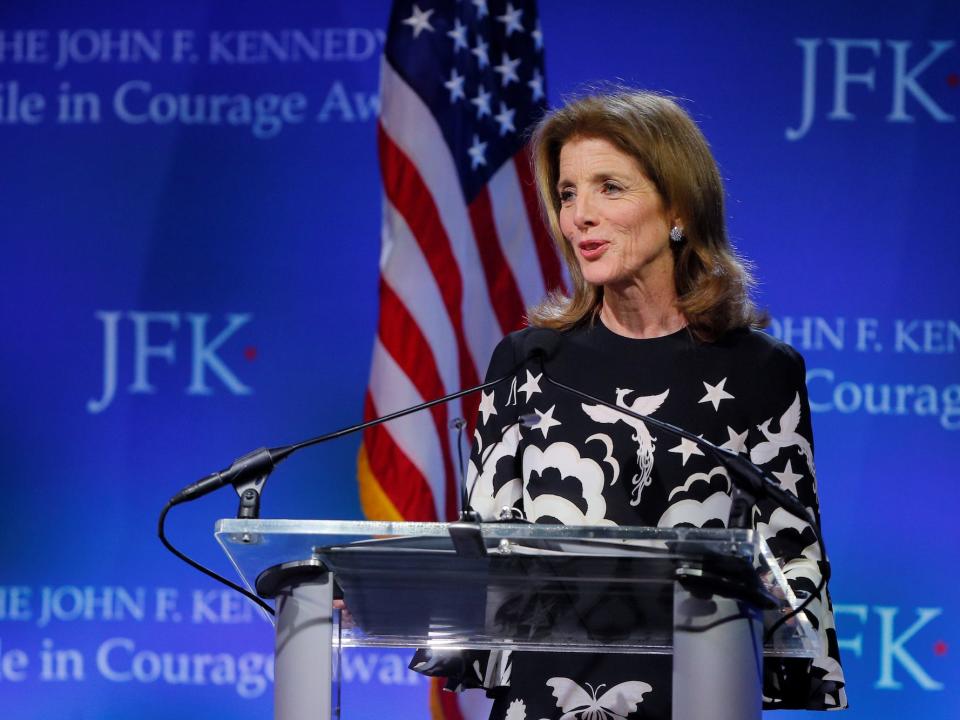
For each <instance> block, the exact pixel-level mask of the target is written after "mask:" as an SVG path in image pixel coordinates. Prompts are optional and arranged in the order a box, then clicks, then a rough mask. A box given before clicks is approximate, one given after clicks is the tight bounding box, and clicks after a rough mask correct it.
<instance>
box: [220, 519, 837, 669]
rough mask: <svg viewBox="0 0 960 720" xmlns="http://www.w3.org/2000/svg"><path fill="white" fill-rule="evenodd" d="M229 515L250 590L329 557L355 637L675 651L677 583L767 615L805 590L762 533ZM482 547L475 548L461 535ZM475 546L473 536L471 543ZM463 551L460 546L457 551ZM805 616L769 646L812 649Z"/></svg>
mask: <svg viewBox="0 0 960 720" xmlns="http://www.w3.org/2000/svg"><path fill="white" fill-rule="evenodd" d="M464 531H465V532H466V536H463V535H461V536H460V542H455V541H454V539H453V538H452V536H451V525H448V524H446V523H392V522H365V521H314V520H310V521H296V520H221V521H219V522H218V523H217V528H216V535H217V539H218V541H219V542H220V543H221V545H222V546H223V547H224V549H225V550H226V552H227V554H228V555H229V556H230V558H231V560H232V561H233V563H234V566H235V567H236V569H237V571H238V572H239V573H240V575H241V577H242V578H243V580H244V582H245V583H246V585H247V586H248V587H249V588H250V589H251V590H253V591H255V588H256V586H257V579H258V577H260V576H261V574H262V573H264V571H266V570H269V569H270V568H275V567H277V566H280V565H281V564H283V563H289V562H291V561H298V560H311V561H315V562H317V561H318V562H320V563H323V565H324V566H325V567H326V568H328V569H329V570H330V571H331V572H332V573H333V575H334V577H335V578H336V581H337V584H338V585H339V587H340V588H341V589H342V592H343V597H344V600H345V602H346V605H347V608H348V612H344V613H343V614H342V617H341V622H340V628H339V633H338V635H337V637H338V642H339V643H340V644H341V645H342V646H344V647H347V646H386V647H433V648H450V649H459V648H476V649H484V648H485V649H498V650H504V649H523V650H553V651H557V650H566V651H574V652H576V651H583V652H598V651H602V652H625V653H670V652H671V651H672V646H673V632H674V629H675V628H674V625H673V603H674V586H675V583H677V582H678V581H679V582H681V583H682V584H683V586H684V588H685V589H686V590H687V591H691V592H692V595H693V596H694V597H702V598H704V601H705V602H709V597H710V595H711V593H713V592H718V593H720V594H724V595H728V596H731V597H740V598H742V599H744V600H746V601H747V602H749V603H751V604H753V605H756V606H760V607H763V608H764V617H765V624H766V625H767V626H768V627H769V626H770V625H771V624H772V623H773V622H774V621H775V620H776V618H778V617H780V616H781V615H782V613H784V612H786V611H787V610H788V609H789V608H791V607H796V605H797V604H798V602H799V600H798V599H797V598H796V597H795V596H794V595H793V593H792V592H791V590H790V588H789V586H788V585H787V584H786V581H785V579H784V577H783V574H782V572H780V568H779V566H778V565H777V563H776V561H775V559H774V558H773V557H772V555H771V554H770V552H769V549H768V548H767V547H766V545H765V543H764V542H763V540H762V538H760V537H759V535H757V534H756V533H755V532H754V531H752V530H723V529H698V528H648V527H616V526H614V527H595V526H590V527H574V526H563V525H539V524H514V523H489V524H481V525H478V526H468V527H466V528H465V529H464ZM463 543H466V544H467V549H468V550H472V552H464V545H463ZM471 543H472V545H471ZM458 548H459V552H458ZM819 650H820V648H819V647H818V638H817V634H816V632H815V631H814V630H813V629H812V627H811V626H810V623H809V621H808V620H807V619H806V617H804V616H803V615H802V614H801V615H800V616H798V617H796V618H794V619H793V620H792V621H791V622H788V623H786V624H784V625H783V626H782V627H781V628H780V629H779V630H778V632H777V633H776V634H775V636H774V637H773V638H771V639H770V640H769V641H768V642H767V643H766V646H765V648H764V652H765V654H766V655H768V656H801V657H809V656H811V655H813V654H815V653H817V652H819Z"/></svg>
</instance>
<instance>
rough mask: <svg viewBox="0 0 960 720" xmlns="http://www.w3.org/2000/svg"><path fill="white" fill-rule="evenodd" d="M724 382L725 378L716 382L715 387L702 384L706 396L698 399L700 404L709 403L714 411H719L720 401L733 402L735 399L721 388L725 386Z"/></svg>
mask: <svg viewBox="0 0 960 720" xmlns="http://www.w3.org/2000/svg"><path fill="white" fill-rule="evenodd" d="M726 382H727V379H726V378H724V379H723V380H721V381H720V382H718V383H717V384H716V385H710V384H709V383H707V382H704V383H703V387H704V388H705V389H706V391H707V394H706V395H704V396H703V397H702V398H700V402H702V403H705V402H708V403H711V404H712V405H713V409H714V410H719V409H720V401H721V400H734V399H735V398H734V397H733V395H731V394H730V393H728V392H727V391H726V390H724V389H723V386H724V385H725V384H726Z"/></svg>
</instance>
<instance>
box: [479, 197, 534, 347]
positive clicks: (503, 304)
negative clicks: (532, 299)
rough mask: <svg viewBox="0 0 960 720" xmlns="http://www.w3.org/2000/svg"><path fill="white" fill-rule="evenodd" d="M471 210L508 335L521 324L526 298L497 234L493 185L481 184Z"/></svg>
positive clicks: (494, 302) (497, 310)
mask: <svg viewBox="0 0 960 720" xmlns="http://www.w3.org/2000/svg"><path fill="white" fill-rule="evenodd" d="M469 211H470V223H471V224H472V225H473V234H474V237H476V238H478V240H479V241H478V242H477V249H478V250H479V252H480V261H481V264H482V266H483V272H484V274H485V275H486V276H487V289H488V290H489V291H490V303H491V304H492V305H493V309H494V312H495V313H496V314H497V320H499V321H500V332H501V333H503V334H504V335H506V334H507V333H509V332H512V331H514V330H516V329H517V328H519V327H520V324H521V322H522V321H523V300H522V299H521V298H520V291H519V290H517V281H516V280H515V279H514V277H513V273H512V272H511V270H510V266H509V265H508V264H507V259H506V258H505V257H504V255H503V249H502V248H501V247H500V239H499V238H498V237H497V234H496V232H497V231H496V225H495V224H494V221H493V208H492V207H491V205H490V190H489V187H483V188H481V190H480V192H479V193H477V196H476V197H475V198H474V199H473V202H471V203H470V206H469Z"/></svg>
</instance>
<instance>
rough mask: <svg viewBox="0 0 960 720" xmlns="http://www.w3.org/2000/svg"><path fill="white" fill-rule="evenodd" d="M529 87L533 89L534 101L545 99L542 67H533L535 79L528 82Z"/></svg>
mask: <svg viewBox="0 0 960 720" xmlns="http://www.w3.org/2000/svg"><path fill="white" fill-rule="evenodd" d="M527 87H529V88H530V89H531V90H533V98H532V99H533V101H534V102H536V101H537V100H542V99H543V75H541V74H540V68H534V69H533V79H532V80H530V81H529V82H528V83H527Z"/></svg>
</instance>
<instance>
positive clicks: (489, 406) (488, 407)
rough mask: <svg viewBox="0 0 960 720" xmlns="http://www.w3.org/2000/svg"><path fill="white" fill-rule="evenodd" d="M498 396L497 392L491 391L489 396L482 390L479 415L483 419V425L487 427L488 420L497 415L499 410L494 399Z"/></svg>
mask: <svg viewBox="0 0 960 720" xmlns="http://www.w3.org/2000/svg"><path fill="white" fill-rule="evenodd" d="M495 395H496V390H491V391H490V394H489V395H487V394H486V393H485V392H483V391H482V390H481V391H480V408H479V413H480V415H481V416H482V417H483V420H482V421H481V425H486V424H487V420H488V419H489V418H490V416H491V415H496V414H497V408H496V407H494V405H493V398H494V396H495Z"/></svg>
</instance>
